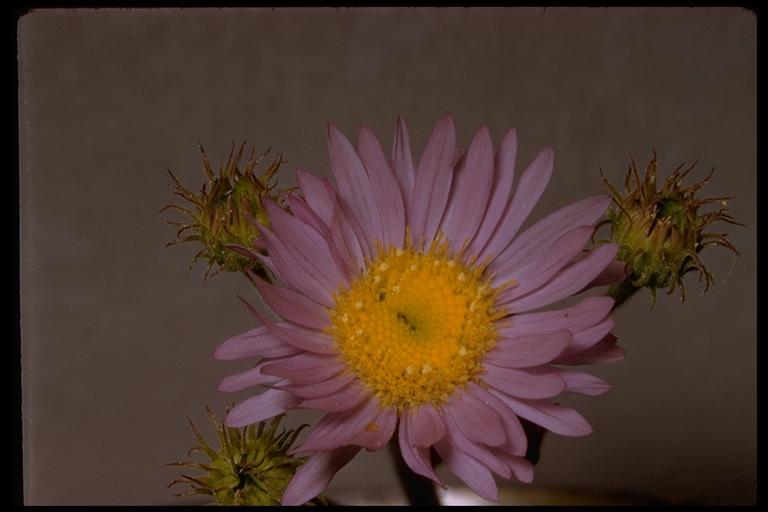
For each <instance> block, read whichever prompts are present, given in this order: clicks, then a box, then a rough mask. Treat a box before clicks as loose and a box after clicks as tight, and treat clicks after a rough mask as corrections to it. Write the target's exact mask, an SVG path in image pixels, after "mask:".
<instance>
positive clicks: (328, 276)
mask: <svg viewBox="0 0 768 512" xmlns="http://www.w3.org/2000/svg"><path fill="white" fill-rule="evenodd" d="M263 203H264V208H265V210H266V211H267V214H268V215H269V221H270V223H271V224H272V230H273V232H274V233H275V234H276V235H277V236H278V237H279V238H280V241H281V242H283V243H284V244H285V246H286V247H287V248H288V249H290V250H291V252H292V253H293V254H294V255H295V257H296V260H299V261H301V262H302V264H303V265H304V266H305V268H307V270H308V271H309V272H310V273H311V274H312V275H313V277H314V278H315V279H316V280H317V281H318V282H320V283H321V284H322V285H323V286H324V287H325V288H326V289H329V290H335V289H336V287H337V286H338V285H339V284H347V283H346V278H345V277H344V275H343V273H342V272H341V271H340V269H339V268H338V266H337V265H336V262H335V261H334V259H333V255H332V254H331V250H330V247H329V246H328V240H326V239H325V238H324V237H323V235H321V234H320V233H319V232H318V231H316V230H315V229H314V228H312V227H311V226H310V225H308V224H305V223H303V222H301V221H300V220H299V219H298V218H296V217H294V216H293V215H291V214H289V213H288V212H286V211H285V210H283V209H282V208H280V207H279V206H278V205H277V203H275V202H274V201H272V200H271V199H264V200H263Z"/></svg>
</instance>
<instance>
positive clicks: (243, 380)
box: [219, 362, 280, 393]
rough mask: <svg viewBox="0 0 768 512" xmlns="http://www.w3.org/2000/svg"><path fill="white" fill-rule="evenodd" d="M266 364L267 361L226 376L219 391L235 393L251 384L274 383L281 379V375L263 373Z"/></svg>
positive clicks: (220, 384)
mask: <svg viewBox="0 0 768 512" xmlns="http://www.w3.org/2000/svg"><path fill="white" fill-rule="evenodd" d="M265 364H267V362H262V363H259V364H257V365H256V366H254V367H253V368H251V369H249V370H246V371H244V372H240V373H236V374H234V375H230V376H229V377H226V378H225V379H223V380H222V381H221V382H220V383H219V391H223V392H225V393H234V392H236V391H241V390H243V389H245V388H249V387H251V386H257V385H264V384H274V383H275V382H277V381H279V380H280V377H275V376H274V375H264V374H263V373H261V368H262V367H263V366H264V365H265Z"/></svg>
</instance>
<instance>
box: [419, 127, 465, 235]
mask: <svg viewBox="0 0 768 512" xmlns="http://www.w3.org/2000/svg"><path fill="white" fill-rule="evenodd" d="M455 150H456V129H455V127H454V125H453V119H452V118H451V116H450V114H446V115H445V116H443V118H442V119H440V121H439V122H438V123H437V126H435V129H434V131H433V132H432V136H431V137H430V138H429V141H428V142H427V147H426V148H425V149H424V153H423V154H422V156H421V160H420V161H419V170H418V172H417V173H416V181H415V183H414V190H413V199H412V201H411V205H412V207H413V208H412V211H411V219H410V222H409V223H408V224H409V226H410V227H411V234H412V235H413V238H414V241H415V242H416V243H417V244H418V243H419V241H420V240H421V239H422V238H423V240H426V241H431V240H433V239H434V238H435V235H436V234H437V228H438V226H439V224H440V219H441V218H442V216H443V211H444V210H445V205H446V203H447V201H448V194H449V192H450V190H451V181H452V179H453V168H452V167H451V163H452V159H453V154H454V152H455Z"/></svg>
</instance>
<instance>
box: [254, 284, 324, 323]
mask: <svg viewBox="0 0 768 512" xmlns="http://www.w3.org/2000/svg"><path fill="white" fill-rule="evenodd" d="M246 273H247V274H248V277H249V278H250V279H251V282H253V284H254V286H256V288H257V289H258V290H259V293H260V294H261V296H262V298H263V299H264V302H266V304H267V306H269V308H270V309H271V310H272V311H274V312H275V313H276V314H277V315H279V316H281V317H283V318H285V319H286V320H289V321H291V322H294V323H297V324H299V325H303V326H305V327H311V328H313V329H320V330H322V329H324V328H326V327H328V325H330V321H329V320H328V314H327V313H326V311H325V309H323V308H322V306H320V305H319V304H317V303H316V302H314V301H312V300H310V299H308V298H307V297H305V296H303V295H301V294H299V293H297V292H294V291H292V290H289V289H287V288H282V287H280V286H275V285H271V284H269V283H267V282H266V281H264V280H263V279H262V278H260V277H259V276H257V275H256V274H254V273H253V272H250V271H248V270H246Z"/></svg>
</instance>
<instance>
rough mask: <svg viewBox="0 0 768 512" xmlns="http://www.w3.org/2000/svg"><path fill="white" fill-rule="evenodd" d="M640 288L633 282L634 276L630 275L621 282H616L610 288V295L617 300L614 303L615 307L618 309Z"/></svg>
mask: <svg viewBox="0 0 768 512" xmlns="http://www.w3.org/2000/svg"><path fill="white" fill-rule="evenodd" d="M639 289H640V288H638V287H636V286H635V285H633V284H632V278H631V277H628V278H626V279H625V280H624V281H622V282H620V283H619V284H614V285H612V286H611V287H610V288H609V289H608V295H609V296H611V297H613V299H614V300H615V301H616V302H615V303H614V304H613V309H614V310H616V309H618V308H619V306H621V305H622V304H624V302H626V300H627V299H629V298H630V297H631V296H632V295H634V294H635V292H636V291H638V290H639Z"/></svg>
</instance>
